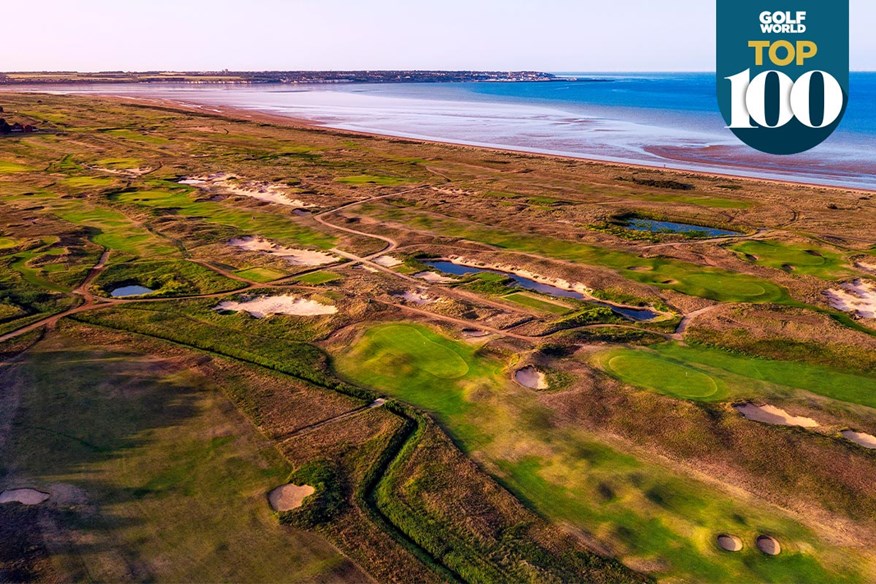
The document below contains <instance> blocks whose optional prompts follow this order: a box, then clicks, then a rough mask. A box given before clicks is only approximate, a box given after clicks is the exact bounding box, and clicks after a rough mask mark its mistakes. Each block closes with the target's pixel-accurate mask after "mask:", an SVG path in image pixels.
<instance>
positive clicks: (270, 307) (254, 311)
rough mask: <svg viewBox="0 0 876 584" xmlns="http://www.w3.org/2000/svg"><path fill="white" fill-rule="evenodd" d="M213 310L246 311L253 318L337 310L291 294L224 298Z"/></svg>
mask: <svg viewBox="0 0 876 584" xmlns="http://www.w3.org/2000/svg"><path fill="white" fill-rule="evenodd" d="M213 310H230V311H234V312H246V313H248V314H249V315H250V316H253V317H255V318H265V317H268V316H272V315H275V314H285V315H288V316H322V315H326V314H335V313H337V312H338V309H337V307H336V306H329V305H327V304H321V303H319V302H317V301H315V300H307V299H306V298H300V297H298V296H293V295H291V294H284V295H282V296H257V297H255V298H250V299H248V300H243V301H240V302H237V301H234V300H225V301H223V302H220V303H219V304H218V305H217V306H216V307H215V308H214V309H213Z"/></svg>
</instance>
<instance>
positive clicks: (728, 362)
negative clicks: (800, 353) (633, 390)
mask: <svg viewBox="0 0 876 584" xmlns="http://www.w3.org/2000/svg"><path fill="white" fill-rule="evenodd" d="M594 362H595V363H596V364H597V365H599V366H600V367H602V368H603V369H604V370H605V371H606V372H608V373H609V374H611V375H613V376H615V377H617V378H618V379H620V380H621V381H624V382H626V383H629V384H631V385H636V386H639V387H643V388H646V389H651V390H654V391H658V392H660V393H665V394H667V395H672V396H675V397H680V398H683V399H692V400H701V401H715V400H723V399H728V398H732V399H755V398H763V397H768V396H770V395H784V394H787V393H788V392H789V391H793V390H804V391H809V392H812V393H816V394H818V395H823V396H825V397H829V398H832V399H836V400H840V401H846V402H850V403H856V404H860V405H865V406H869V407H876V376H869V377H868V376H864V375H856V374H850V373H843V372H840V371H835V370H832V369H829V368H827V367H820V366H817V365H808V364H806V363H800V362H793V361H771V360H767V359H759V358H756V357H746V356H742V355H734V354H732V353H728V352H725V351H721V350H718V349H709V348H704V347H695V346H682V345H678V344H675V343H669V344H663V345H658V346H655V347H650V348H647V349H644V348H643V349H629V348H615V349H609V350H606V351H603V352H601V353H598V354H596V355H595V356H594Z"/></svg>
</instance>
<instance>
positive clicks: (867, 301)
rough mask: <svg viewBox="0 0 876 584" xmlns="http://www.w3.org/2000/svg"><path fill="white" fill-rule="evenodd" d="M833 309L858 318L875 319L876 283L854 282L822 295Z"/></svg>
mask: <svg viewBox="0 0 876 584" xmlns="http://www.w3.org/2000/svg"><path fill="white" fill-rule="evenodd" d="M824 294H825V295H826V296H827V299H828V302H829V303H830V305H831V306H832V307H833V308H836V309H837V310H842V311H843V312H851V313H852V314H854V315H855V316H857V317H858V318H867V319H876V282H872V281H870V280H855V281H853V282H847V283H846V284H843V285H842V286H840V288H839V289H833V290H827V291H826V292H825V293H824Z"/></svg>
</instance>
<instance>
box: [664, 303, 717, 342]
mask: <svg viewBox="0 0 876 584" xmlns="http://www.w3.org/2000/svg"><path fill="white" fill-rule="evenodd" d="M716 308H718V305H714V306H706V307H705V308H700V309H699V310H694V311H693V312H690V313H688V314H685V315H684V318H682V319H681V322H679V323H678V327H677V328H676V329H675V332H674V333H673V334H672V335H670V338H672V339H673V340H675V341H683V340H684V333H685V331H687V327H688V326H690V323H691V322H692V321H693V319H695V318H696V317H698V316H700V315H702V314H706V313H707V312H711V311H712V310H715V309H716Z"/></svg>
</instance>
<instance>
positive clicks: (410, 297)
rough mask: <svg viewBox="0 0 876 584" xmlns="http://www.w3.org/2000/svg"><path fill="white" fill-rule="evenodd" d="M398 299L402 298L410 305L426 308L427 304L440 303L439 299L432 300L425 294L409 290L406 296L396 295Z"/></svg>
mask: <svg viewBox="0 0 876 584" xmlns="http://www.w3.org/2000/svg"><path fill="white" fill-rule="evenodd" d="M395 297H396V298H401V299H402V300H404V301H405V302H407V303H408V304H413V305H415V306H425V305H427V304H435V303H436V302H438V300H437V299H435V298H432V297H431V296H429V295H428V294H426V293H425V292H419V291H417V290H408V291H406V292H405V293H404V294H396V295H395Z"/></svg>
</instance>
